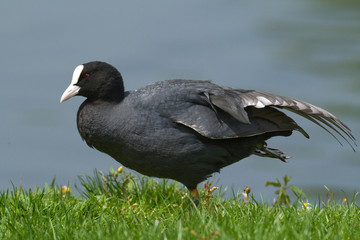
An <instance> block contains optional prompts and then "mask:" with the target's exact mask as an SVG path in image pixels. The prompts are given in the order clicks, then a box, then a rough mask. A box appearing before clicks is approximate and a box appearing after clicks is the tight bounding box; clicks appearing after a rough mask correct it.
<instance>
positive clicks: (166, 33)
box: [0, 0, 360, 201]
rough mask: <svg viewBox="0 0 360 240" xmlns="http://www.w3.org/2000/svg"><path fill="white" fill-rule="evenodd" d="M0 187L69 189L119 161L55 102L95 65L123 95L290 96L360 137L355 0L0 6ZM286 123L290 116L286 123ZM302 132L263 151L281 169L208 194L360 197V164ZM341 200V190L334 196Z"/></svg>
mask: <svg viewBox="0 0 360 240" xmlns="http://www.w3.org/2000/svg"><path fill="white" fill-rule="evenodd" d="M0 36H1V38H0V39H1V40H0V43H1V44H0V53H1V58H0V72H1V73H0V76H1V80H0V81H1V87H0V109H1V116H0V136H1V137H0V154H1V157H0V189H1V190H5V189H7V188H11V186H12V184H14V185H15V186H20V184H22V185H23V186H24V187H26V188H33V187H34V186H35V185H38V186H44V184H45V183H49V182H51V181H52V179H53V178H54V176H56V183H57V184H59V185H63V184H68V183H70V184H74V183H76V182H77V176H78V175H80V174H88V175H92V174H93V169H95V168H97V169H100V170H102V171H104V172H107V171H108V169H109V168H110V167H111V166H114V167H117V166H119V164H118V163H117V162H116V161H114V160H113V159H111V158H110V157H108V156H107V155H105V154H102V153H100V152H97V151H96V150H94V149H91V148H89V147H87V146H86V144H85V143H84V142H83V141H82V140H81V138H80V136H79V134H78V132H77V129H76V122H75V118H76V112H77V109H78V107H79V105H80V103H81V102H82V101H83V99H82V98H81V97H76V98H73V99H71V100H70V101H67V102H66V103H63V104H60V103H59V99H60V96H61V94H62V92H63V91H64V90H65V88H66V87H67V86H68V84H69V83H70V80H71V76H72V72H73V69H74V68H75V67H76V66H77V65H78V64H81V63H84V62H88V61H92V60H102V61H107V62H109V63H111V64H113V65H114V66H116V67H117V68H118V69H119V70H120V71H121V73H122V75H123V77H124V80H125V87H126V88H127V89H128V90H130V89H137V88H140V87H141V86H144V85H146V84H149V83H152V82H155V81H159V80H165V79H171V78H185V79H206V80H212V81H213V82H215V83H218V84H220V85H226V86H231V87H234V88H245V89H258V90H264V91H269V92H273V93H278V94H280V95H288V96H292V97H295V98H299V99H303V100H306V101H309V102H311V103H313V104H315V105H318V106H321V107H323V108H325V109H327V110H329V111H331V112H333V113H334V114H335V115H336V116H338V117H339V118H340V119H341V120H343V121H344V122H345V123H346V124H347V125H349V127H351V129H352V130H353V133H354V135H355V136H356V137H358V138H359V137H360V126H359V120H360V109H359V106H360V41H359V39H360V3H358V2H357V1H340V0H338V1H335V0H330V1H320V0H316V1H310V0H305V1H297V2H295V1H286V0H275V1H271V2H270V1H259V0H254V1H205V0H201V1H190V0H181V1H180V0H177V1H165V0H152V1H138V0H131V1H130V0H125V1H74V2H71V3H70V2H64V1H58V2H49V1H35V2H34V1H3V2H2V3H1V4H0ZM292 116H293V115H292ZM295 119H296V120H297V121H298V123H299V124H300V125H301V126H303V127H304V129H305V130H307V131H308V133H309V134H310V135H311V138H310V139H309V140H308V139H305V138H304V137H302V135H301V134H299V133H294V134H293V136H291V137H289V138H282V137H279V138H277V139H273V140H271V141H270V142H269V145H270V146H273V147H276V148H280V149H282V150H283V151H285V152H286V153H287V154H289V155H291V156H293V158H291V159H290V161H289V163H287V164H284V163H282V162H281V161H278V160H274V159H267V158H259V157H256V156H253V157H250V158H248V159H245V160H242V161H240V162H238V163H236V164H234V165H231V166H229V167H227V168H225V169H223V170H222V171H221V173H220V174H215V179H216V180H217V185H222V186H223V187H228V188H229V189H230V188H231V187H232V188H234V190H235V192H236V191H240V190H242V188H243V187H245V186H250V187H251V188H252V193H253V194H254V196H255V197H256V198H260V197H263V198H264V199H265V200H269V201H271V200H272V199H273V198H274V197H275V195H274V189H272V188H271V187H268V188H265V186H264V184H265V182H266V181H267V180H275V178H282V177H283V176H284V175H289V176H291V177H292V180H291V182H290V183H291V184H293V185H295V186H298V187H300V188H302V189H303V190H304V191H305V193H307V194H308V195H309V196H310V198H312V199H316V198H317V196H318V195H319V196H320V197H322V198H324V197H325V187H324V185H325V186H327V187H328V188H330V189H331V190H333V191H335V193H336V196H337V197H339V198H342V197H344V196H345V195H344V194H346V195H347V196H352V194H353V192H354V191H359V189H360V181H359V180H360V174H359V172H360V159H359V157H360V155H359V152H356V153H354V152H353V151H352V150H351V148H350V147H348V146H346V144H345V145H344V146H343V147H341V146H340V145H339V144H338V143H337V142H336V141H335V140H334V139H333V138H332V137H331V136H330V135H328V134H327V133H325V132H324V131H323V130H322V129H320V128H319V127H317V126H316V125H314V124H313V123H311V122H308V121H307V120H306V119H302V118H301V117H295ZM341 190H343V191H344V193H342V192H341Z"/></svg>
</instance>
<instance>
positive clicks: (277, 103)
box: [210, 88, 357, 151]
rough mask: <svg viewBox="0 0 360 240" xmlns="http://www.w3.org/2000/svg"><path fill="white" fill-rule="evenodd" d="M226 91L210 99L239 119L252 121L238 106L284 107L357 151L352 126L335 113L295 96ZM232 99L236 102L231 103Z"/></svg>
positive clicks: (244, 107)
mask: <svg viewBox="0 0 360 240" xmlns="http://www.w3.org/2000/svg"><path fill="white" fill-rule="evenodd" d="M225 93H226V94H227V95H228V96H226V97H223V96H220V95H211V94H210V100H211V101H212V103H213V104H214V105H215V106H217V107H219V108H221V109H226V110H225V111H227V112H228V113H229V114H231V115H232V116H233V117H236V118H237V119H239V120H242V119H245V122H250V120H249V117H248V116H247V115H245V114H244V112H243V111H242V110H241V111H238V110H237V109H238V108H241V109H246V108H247V107H255V108H258V109H264V108H267V107H268V106H273V107H277V108H283V109H286V110H289V111H291V112H294V113H296V114H298V115H300V116H302V117H304V118H306V119H308V120H310V121H312V122H314V123H315V124H317V125H318V126H320V127H321V128H323V129H324V130H325V131H327V132H328V133H329V134H331V135H332V136H333V137H334V138H335V139H336V140H337V141H338V142H339V143H340V144H341V142H340V141H339V140H338V138H337V137H336V135H335V133H336V134H338V135H339V136H340V137H342V138H343V139H344V140H345V141H346V142H347V143H348V144H349V145H350V146H351V148H352V149H353V150H354V151H355V149H354V147H353V144H354V145H355V146H357V144H356V142H355V141H356V139H355V137H354V136H353V135H352V133H351V130H350V128H349V127H348V126H346V125H345V124H344V123H343V122H341V121H340V120H339V119H338V118H337V117H335V116H334V115H333V114H331V113H330V112H328V111H326V110H324V109H322V108H320V107H317V106H314V105H312V104H310V103H307V102H304V101H301V100H297V99H294V98H290V97H284V96H279V95H275V94H271V93H267V92H260V91H247V90H242V89H231V88H226V89H225ZM230 101H234V102H233V103H232V104H230V105H229V102H230ZM229 106H230V107H229ZM234 110H235V111H234ZM332 131H333V132H332Z"/></svg>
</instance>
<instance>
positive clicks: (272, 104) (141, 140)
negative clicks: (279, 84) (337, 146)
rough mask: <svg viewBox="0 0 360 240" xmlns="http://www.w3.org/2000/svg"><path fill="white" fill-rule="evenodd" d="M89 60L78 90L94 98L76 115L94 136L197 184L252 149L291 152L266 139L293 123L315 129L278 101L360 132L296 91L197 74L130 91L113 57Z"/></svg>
mask: <svg viewBox="0 0 360 240" xmlns="http://www.w3.org/2000/svg"><path fill="white" fill-rule="evenodd" d="M83 66H84V68H83V70H82V71H81V74H80V76H79V79H78V81H77V82H76V83H74V85H76V86H78V88H80V90H78V93H77V94H78V95H82V96H84V97H86V98H87V100H85V101H84V102H83V104H82V105H81V106H80V108H79V111H78V115H77V126H78V130H79V132H80V135H81V137H82V138H83V139H84V140H85V141H86V142H87V144H88V145H89V146H91V147H94V148H96V149H98V150H99V151H102V152H104V153H107V154H109V155H110V156H112V157H113V158H114V159H116V160H117V161H118V162H120V163H121V164H123V165H125V166H126V167H128V168H131V169H134V170H136V171H138V172H140V173H142V174H145V175H148V176H155V177H160V178H170V179H174V180H177V181H179V182H181V183H183V184H184V185H185V186H187V187H188V188H189V189H190V190H193V189H196V185H197V184H198V183H199V182H201V181H203V180H205V179H206V178H207V177H208V176H209V175H211V174H212V173H214V172H217V171H219V170H220V169H221V168H222V167H225V166H227V165H230V164H232V163H234V162H237V161H239V160H241V159H243V158H245V157H248V156H249V155H251V154H257V155H260V156H265V157H276V158H279V159H281V160H283V161H285V160H286V156H284V155H283V153H282V152H281V151H279V150H276V149H271V148H267V147H266V142H265V141H266V140H267V139H269V138H271V137H273V136H289V135H291V133H292V131H293V130H298V131H300V132H301V133H302V134H303V135H304V136H306V137H308V135H307V133H306V132H305V131H304V130H303V129H302V128H301V127H299V126H298V125H297V124H296V123H295V122H294V121H293V120H292V119H291V118H290V117H288V116H287V115H285V114H284V113H283V112H281V111H279V110H278V109H277V108H285V109H288V110H291V111H293V112H295V113H297V114H300V115H302V116H304V117H306V118H308V119H309V120H311V121H313V122H315V123H317V124H318V125H320V126H322V127H323V128H324V129H325V130H327V129H326V127H328V128H330V129H332V130H334V131H335V132H336V133H338V134H340V136H342V137H343V138H344V139H345V140H346V141H347V142H349V140H347V138H349V139H350V140H351V141H354V140H355V139H354V138H353V136H352V135H351V133H350V130H349V129H348V128H347V127H346V126H345V125H344V124H343V123H342V122H341V121H340V120H338V119H337V118H336V117H335V116H333V115H332V114H330V113H329V112H327V111H325V110H323V109H321V108H318V107H316V106H314V105H311V104H309V103H306V102H303V101H299V100H295V99H292V98H288V97H282V96H277V95H273V94H270V93H264V92H258V91H249V90H242V89H232V88H227V87H220V86H218V85H216V84H213V83H211V82H209V81H194V80H168V81H162V82H157V83H155V84H151V85H148V86H146V87H144V88H141V89H139V90H136V91H129V92H124V87H123V82H122V78H121V75H120V73H119V72H118V71H117V70H116V69H115V68H113V67H112V66H111V65H108V64H106V63H103V62H90V63H87V64H84V65H83ZM74 75H75V73H74ZM64 94H65V93H64ZM66 99H67V98H66ZM66 99H65V100H66ZM327 131H328V132H330V130H327ZM330 133H331V132H330ZM331 134H332V133H331ZM332 135H333V134H332ZM333 136H334V135H333Z"/></svg>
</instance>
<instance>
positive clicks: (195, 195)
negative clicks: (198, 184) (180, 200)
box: [190, 188, 200, 206]
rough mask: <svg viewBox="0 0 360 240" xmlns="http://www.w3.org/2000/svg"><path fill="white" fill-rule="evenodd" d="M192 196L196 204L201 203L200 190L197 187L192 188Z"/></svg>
mask: <svg viewBox="0 0 360 240" xmlns="http://www.w3.org/2000/svg"><path fill="white" fill-rule="evenodd" d="M190 196H191V200H192V201H193V202H194V204H195V206H197V205H199V203H200V195H199V191H198V190H197V189H196V188H194V189H190Z"/></svg>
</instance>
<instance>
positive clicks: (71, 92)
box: [60, 84, 80, 103]
mask: <svg viewBox="0 0 360 240" xmlns="http://www.w3.org/2000/svg"><path fill="white" fill-rule="evenodd" d="M79 90H80V87H79V86H76V85H72V84H70V86H69V87H68V88H67V89H66V90H65V92H64V93H63V95H62V96H61V98H60V103H62V102H65V101H66V100H68V99H69V98H72V97H73V96H75V95H76V94H78V92H79Z"/></svg>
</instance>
